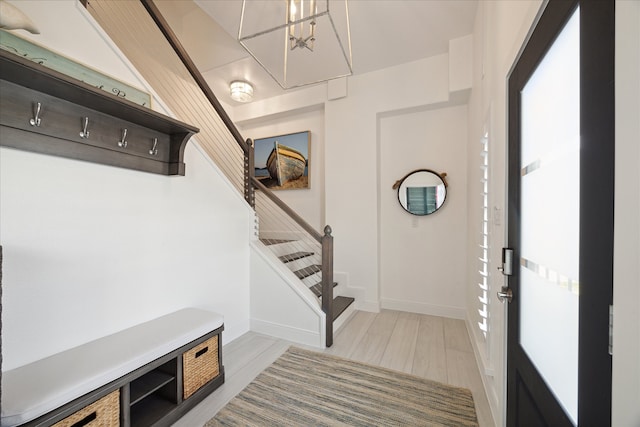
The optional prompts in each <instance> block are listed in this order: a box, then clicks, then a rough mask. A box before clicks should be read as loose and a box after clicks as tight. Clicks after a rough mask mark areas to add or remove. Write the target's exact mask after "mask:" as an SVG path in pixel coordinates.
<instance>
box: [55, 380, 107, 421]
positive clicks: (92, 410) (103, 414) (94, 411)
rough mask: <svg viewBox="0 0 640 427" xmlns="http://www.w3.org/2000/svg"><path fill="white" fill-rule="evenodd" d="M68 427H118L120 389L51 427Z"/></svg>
mask: <svg viewBox="0 0 640 427" xmlns="http://www.w3.org/2000/svg"><path fill="white" fill-rule="evenodd" d="M70 426H78V427H80V426H95V427H98V426H99V427H119V426H120V389H118V390H115V391H114V392H112V393H109V394H107V395H106V396H105V397H103V398H102V399H99V400H96V401H95V402H93V403H92V404H90V405H87V406H85V407H84V408H82V409H80V410H79V411H77V412H75V413H73V414H71V415H69V416H68V417H67V418H65V419H64V420H62V421H59V422H58V423H56V424H54V425H53V427H70Z"/></svg>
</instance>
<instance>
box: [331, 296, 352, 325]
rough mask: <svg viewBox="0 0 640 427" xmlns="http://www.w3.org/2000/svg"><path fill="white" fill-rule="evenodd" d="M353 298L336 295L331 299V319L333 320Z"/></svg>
mask: <svg viewBox="0 0 640 427" xmlns="http://www.w3.org/2000/svg"><path fill="white" fill-rule="evenodd" d="M353 301H355V299H354V298H351V297H343V296H338V297H335V298H334V299H333V320H334V321H335V320H336V319H337V318H338V316H340V315H341V314H342V313H343V312H344V311H345V310H346V309H347V307H349V306H350V305H351V304H352V303H353Z"/></svg>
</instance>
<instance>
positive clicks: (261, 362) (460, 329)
mask: <svg viewBox="0 0 640 427" xmlns="http://www.w3.org/2000/svg"><path fill="white" fill-rule="evenodd" d="M290 345H296V344H293V343H291V342H288V341H285V340H281V339H277V338H273V337H269V336H265V335H260V334H256V333H254V332H249V333H247V334H245V335H243V336H241V337H240V338H238V339H236V340H234V341H233V342H231V343H229V344H228V345H225V346H224V348H223V353H222V358H223V364H224V367H225V375H226V379H225V384H223V385H222V386H221V387H220V388H219V389H218V390H216V391H215V392H213V393H212V394H211V395H210V396H208V397H207V398H206V399H204V400H203V401H202V402H201V403H200V404H199V405H198V406H196V407H195V408H194V409H192V410H191V411H190V412H189V413H187V414H186V415H185V416H184V417H183V418H181V419H180V420H179V421H178V422H177V423H175V424H174V426H181V427H194V426H202V425H203V424H205V423H206V422H207V421H208V420H209V419H211V418H212V417H213V416H214V415H215V414H216V413H217V412H218V411H219V410H220V409H221V408H222V407H223V406H224V405H225V404H226V403H227V402H228V401H229V400H231V398H233V397H234V396H235V395H236V394H238V393H239V392H240V391H241V390H242V389H243V388H244V387H245V386H247V384H249V383H250V382H251V380H253V379H254V378H255V377H256V376H257V375H258V374H259V373H260V372H262V370H263V369H265V368H266V367H267V366H269V365H270V364H271V363H273V362H274V361H275V360H276V359H277V358H278V357H279V356H280V355H281V354H282V353H284V351H285V350H286V349H287V348H288V347H289V346H290ZM315 350H317V349H315ZM324 351H325V352H327V353H330V354H334V355H336V356H340V357H345V358H348V359H353V360H357V361H361V362H366V363H370V364H374V365H379V366H384V367H386V368H390V369H395V370H398V371H402V372H407V373H411V374H413V375H417V376H420V377H423V378H429V379H432V380H435V381H440V382H443V383H447V384H452V385H456V386H461V387H466V388H468V389H470V390H471V392H472V393H473V398H474V401H475V404H476V412H477V414H478V421H479V424H480V427H492V426H494V425H495V424H494V422H493V419H492V417H491V412H490V410H489V404H488V401H487V397H486V394H485V392H484V388H483V386H482V380H481V379H480V374H479V372H478V368H477V365H476V361H475V358H474V354H473V349H472V348H471V342H470V341H469V334H468V333H467V329H466V325H465V323H464V321H462V320H454V319H447V318H442V317H435V316H428V315H422V314H414V313H405V312H400V311H390V310H383V311H381V312H380V313H369V312H364V311H356V312H355V313H354V314H353V316H351V318H350V319H349V320H348V322H346V323H345V325H344V326H343V327H342V328H341V329H340V331H338V332H337V333H336V336H335V337H334V344H333V346H332V347H331V348H329V349H326V350H324Z"/></svg>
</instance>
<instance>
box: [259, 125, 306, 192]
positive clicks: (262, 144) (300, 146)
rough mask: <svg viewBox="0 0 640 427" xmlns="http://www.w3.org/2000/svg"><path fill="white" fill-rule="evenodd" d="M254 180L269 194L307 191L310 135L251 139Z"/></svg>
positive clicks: (298, 133) (300, 133)
mask: <svg viewBox="0 0 640 427" xmlns="http://www.w3.org/2000/svg"><path fill="white" fill-rule="evenodd" d="M253 144H254V147H255V174H256V175H255V176H256V178H257V179H259V180H260V182H262V183H263V184H264V186H265V187H267V188H270V189H271V190H290V189H305V188H310V187H309V153H310V152H311V132H310V131H304V132H297V133H290V134H287V135H278V136H272V137H269V138H260V139H254V140H253Z"/></svg>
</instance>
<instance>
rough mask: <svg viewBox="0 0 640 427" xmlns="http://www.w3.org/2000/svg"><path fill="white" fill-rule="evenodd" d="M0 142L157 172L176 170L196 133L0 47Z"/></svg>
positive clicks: (177, 172) (181, 171)
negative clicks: (0, 131) (0, 137)
mask: <svg viewBox="0 0 640 427" xmlns="http://www.w3.org/2000/svg"><path fill="white" fill-rule="evenodd" d="M0 69H1V70H2V74H1V75H0V78H1V79H0V92H1V93H2V97H0V126H1V128H2V139H1V140H0V145H2V146H6V147H12V148H17V149H21V150H27V151H32V152H37V153H42V154H49V155H54V156H61V157H67V158H72V159H77V160H85V161H89V162H94V163H101V164H105V165H111V166H118V167H123V168H129V169H135V170H139V171H144V172H151V173H157V174H162V175H184V174H185V164H184V162H183V155H184V148H185V146H186V143H187V142H188V140H189V138H190V137H191V136H192V135H193V134H195V133H197V132H198V131H199V130H198V129H197V128H195V127H193V126H190V125H187V124H185V123H182V122H180V121H178V120H174V119H172V118H170V117H167V116H164V115H162V114H159V113H157V112H155V111H153V110H150V109H149V108H145V107H142V106H140V105H138V104H135V103H133V102H131V101H128V100H126V99H122V98H120V97H118V96H116V95H112V94H109V93H107V92H104V91H101V90H99V89H97V88H94V87H93V86H90V85H87V84H85V83H83V82H81V81H79V80H76V79H73V78H71V77H68V76H66V75H64V74H61V73H59V72H57V71H53V70H51V69H48V68H45V67H43V66H41V65H39V64H37V63H34V62H32V61H29V60H27V59H24V58H22V57H20V56H18V55H15V54H13V53H11V52H6V51H2V50H0Z"/></svg>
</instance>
